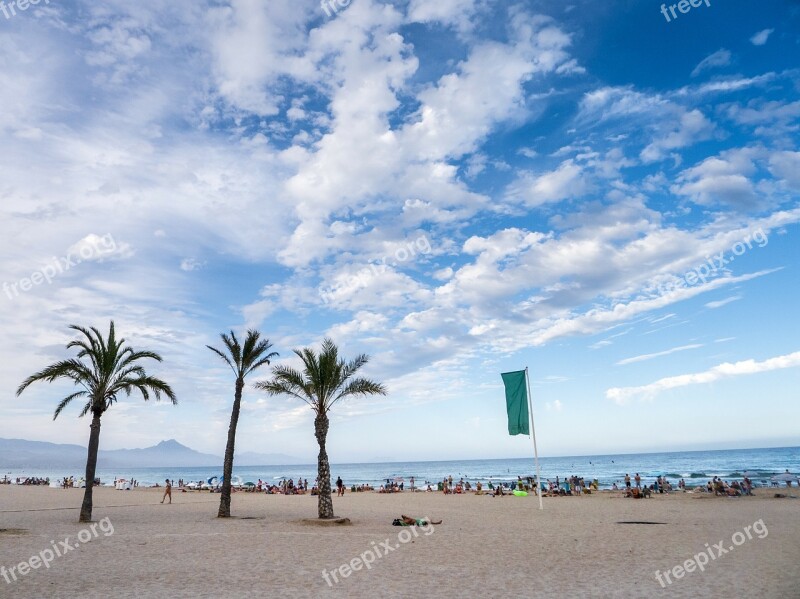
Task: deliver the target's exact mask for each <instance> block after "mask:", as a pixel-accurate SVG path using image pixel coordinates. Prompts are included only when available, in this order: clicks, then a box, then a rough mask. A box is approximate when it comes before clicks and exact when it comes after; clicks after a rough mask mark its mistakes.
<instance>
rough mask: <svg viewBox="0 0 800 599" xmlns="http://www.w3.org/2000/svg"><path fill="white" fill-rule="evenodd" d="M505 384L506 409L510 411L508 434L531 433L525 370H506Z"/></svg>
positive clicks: (503, 375) (504, 374) (504, 375)
mask: <svg viewBox="0 0 800 599" xmlns="http://www.w3.org/2000/svg"><path fill="white" fill-rule="evenodd" d="M500 376H502V377H503V385H505V387H506V410H507V411H508V434H509V435H529V434H530V428H529V425H528V394H527V393H526V391H525V389H526V386H525V371H524V370H517V371H516V372H504V373H503V374H501V375H500Z"/></svg>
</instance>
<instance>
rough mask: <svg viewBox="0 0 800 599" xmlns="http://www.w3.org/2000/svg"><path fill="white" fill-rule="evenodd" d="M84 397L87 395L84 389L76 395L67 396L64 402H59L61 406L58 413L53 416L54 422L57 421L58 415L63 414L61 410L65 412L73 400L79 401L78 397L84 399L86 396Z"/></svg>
mask: <svg viewBox="0 0 800 599" xmlns="http://www.w3.org/2000/svg"><path fill="white" fill-rule="evenodd" d="M84 395H86V390H85V389H84V390H83V391H76V392H75V393H73V394H71V395H67V396H66V397H65V398H64V399H62V400H61V401H60V402H59V404H58V407H57V408H56V412H55V414H53V420H55V419H56V418H58V415H59V414H60V413H61V410H63V409H64V408H66V407H67V405H69V403H70V402H71V401H72V400H73V399H77V398H78V397H82V396H84Z"/></svg>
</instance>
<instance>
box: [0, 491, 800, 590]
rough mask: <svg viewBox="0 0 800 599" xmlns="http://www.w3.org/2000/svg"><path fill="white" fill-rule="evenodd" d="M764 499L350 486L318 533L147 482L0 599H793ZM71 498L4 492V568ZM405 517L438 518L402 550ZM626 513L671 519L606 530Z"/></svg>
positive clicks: (296, 513)
mask: <svg viewBox="0 0 800 599" xmlns="http://www.w3.org/2000/svg"><path fill="white" fill-rule="evenodd" d="M781 492H785V490H784V489H781ZM794 492H795V493H797V491H794ZM773 493H774V491H766V490H763V491H761V495H760V496H759V497H754V498H736V499H728V498H721V497H719V498H717V497H709V496H704V495H688V494H676V495H671V496H657V497H655V498H653V499H650V500H632V499H623V498H620V497H619V496H618V495H617V494H611V493H601V494H600V495H592V496H590V497H580V498H578V497H575V498H572V497H566V498H553V499H549V498H545V500H544V501H545V506H544V507H545V509H544V511H541V512H540V511H539V510H538V509H537V508H538V505H537V501H536V499H535V498H533V497H526V498H517V497H504V498H490V497H486V496H481V497H477V496H474V495H466V496H443V495H441V494H438V493H437V494H432V493H416V494H411V493H408V492H406V493H403V494H396V495H379V494H374V493H353V494H351V493H348V494H347V495H346V496H345V497H344V498H338V499H337V498H334V502H335V503H334V506H335V509H336V513H337V516H347V517H349V518H350V519H351V520H352V525H351V526H346V527H318V526H311V525H308V524H304V523H302V522H301V520H302V519H303V518H314V517H315V516H316V498H314V497H310V496H299V497H285V496H267V495H263V494H259V495H256V494H252V493H236V494H235V495H234V498H233V513H234V516H236V518H232V519H230V520H219V519H217V518H215V515H216V511H217V507H218V504H219V495H212V494H209V493H207V492H203V493H201V492H194V493H180V492H176V493H174V499H173V504H172V505H161V504H159V503H158V502H159V500H160V499H161V493H160V492H159V491H158V490H137V491H129V492H125V491H115V490H112V489H98V490H97V491H96V492H95V508H94V519H95V520H101V519H103V518H106V517H108V518H109V520H110V522H111V524H112V525H113V528H114V532H113V534H111V535H109V536H105V535H104V533H103V532H102V531H101V530H100V529H99V528H97V533H98V536H97V537H96V538H93V539H92V540H91V541H90V542H88V543H86V544H85V545H81V546H80V547H79V548H77V549H75V550H73V551H71V552H69V553H67V554H65V555H63V556H62V557H57V558H56V559H54V560H53V562H52V563H51V564H50V567H49V568H47V569H45V568H44V567H40V568H38V569H36V570H31V571H30V572H29V573H27V574H26V575H24V576H20V575H19V574H18V575H17V576H18V580H17V581H13V580H12V582H11V583H6V581H5V580H4V579H3V578H2V577H0V597H36V598H39V597H70V598H83V597H139V598H142V597H209V596H218V597H263V596H267V595H272V594H273V593H280V594H282V595H283V596H289V595H290V596H292V597H318V596H328V595H331V594H333V593H335V594H336V595H338V596H345V595H347V596H350V597H427V596H451V595H452V596H473V595H475V594H478V595H483V596H492V597H496V596H502V595H506V596H519V597H550V596H568V597H570V598H573V597H574V598H577V597H617V596H619V597H645V596H670V597H704V598H712V597H723V596H724V597H740V596H750V595H752V596H755V597H800V567H798V564H797V562H798V558H800V500H798V499H788V498H787V499H775V498H773V497H772V495H773ZM82 496H83V491H82V490H80V489H71V490H61V489H49V488H39V487H16V486H0V529H22V531H21V532H12V533H9V532H0V566H4V567H5V568H6V570H8V568H9V567H11V566H16V565H17V564H19V563H20V562H23V561H25V560H28V559H29V558H30V556H32V555H36V554H39V552H41V551H43V550H46V549H48V548H51V540H53V541H56V544H58V542H59V541H63V540H64V539H69V540H70V543H71V544H72V543H74V542H75V540H76V539H77V535H78V534H79V532H80V531H82V530H83V529H85V528H86V525H82V524H79V523H78V522H77V518H78V507H79V506H80V503H81V499H82ZM401 513H404V514H408V515H412V516H416V517H422V516H430V517H432V518H434V519H437V520H438V519H443V520H444V523H443V524H441V525H438V526H434V527H433V528H432V532H430V531H431V529H430V528H429V529H427V532H430V534H428V535H426V534H425V532H426V531H423V530H421V531H419V536H418V537H416V538H413V537H412V541H409V542H407V543H404V544H403V543H400V542H399V541H398V533H400V531H401V530H407V529H401V528H398V527H393V526H391V522H392V519H393V518H395V517H398V516H399V515H400V514H401ZM245 518H255V519H245ZM634 520H635V521H655V522H665V523H666V525H642V524H618V523H617V522H619V521H634ZM757 520H762V521H763V523H764V525H765V526H766V530H767V531H768V534H767V535H766V536H765V537H764V538H762V539H759V538H758V536H757V535H756V533H755V532H751V534H752V536H753V538H752V539H749V540H745V541H744V542H743V543H742V544H741V545H740V546H738V547H736V548H735V549H734V550H733V551H729V552H728V553H727V554H725V555H722V556H720V557H718V558H717V559H715V560H713V561H711V560H709V561H710V563H709V564H708V565H707V566H705V571H704V572H699V571H695V572H692V573H690V574H686V575H685V576H684V577H683V578H682V579H680V580H675V581H674V582H673V583H672V584H670V585H668V587H667V589H662V588H661V586H660V585H659V583H658V581H657V580H656V578H655V576H654V573H655V571H656V570H660V571H662V572H663V571H664V570H670V569H672V568H673V567H674V566H677V565H679V564H683V563H684V562H685V561H686V560H687V559H690V558H691V557H692V556H693V555H694V554H696V553H699V552H701V551H705V550H706V547H705V544H706V543H708V544H709V546H711V545H714V544H716V543H718V542H719V541H720V540H723V541H724V544H723V547H724V548H726V549H727V548H728V547H730V546H731V545H732V542H731V539H732V536H733V535H734V533H736V532H737V531H743V529H744V528H745V527H746V526H748V525H752V524H753V523H754V522H755V521H757ZM84 534H90V533H88V532H87V533H84ZM402 534H405V535H410V534H411V533H410V532H405V533H402ZM403 538H405V537H403ZM387 539H388V540H389V544H390V545H391V546H392V547H393V548H394V547H395V545H399V546H398V547H396V548H394V550H393V551H392V552H391V553H388V554H386V555H385V556H383V557H379V558H376V559H375V563H374V564H372V565H371V568H370V569H369V570H366V569H361V570H360V571H356V572H352V573H351V574H350V576H348V577H347V578H342V576H341V574H339V575H338V578H339V582H338V583H336V584H332V587H329V586H328V585H327V584H326V582H325V580H324V579H323V577H322V571H323V569H325V570H327V571H330V570H333V569H338V568H339V566H340V565H342V564H345V563H348V562H350V561H351V560H352V559H353V558H356V557H358V556H359V555H360V554H362V553H364V552H366V551H370V550H371V549H372V548H373V547H374V546H376V545H380V543H382V542H384V541H386V540H387ZM745 539H746V537H745ZM737 540H741V537H737ZM380 551H381V553H383V552H384V551H385V549H382V550H380ZM715 554H716V552H715ZM368 559H369V557H368ZM329 578H330V579H331V582H332V583H333V579H332V577H331V576H330V575H329Z"/></svg>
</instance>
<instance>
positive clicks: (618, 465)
mask: <svg viewBox="0 0 800 599" xmlns="http://www.w3.org/2000/svg"><path fill="white" fill-rule="evenodd" d="M539 464H540V468H541V480H542V482H545V481H546V480H548V479H550V480H553V481H555V479H556V477H559V479H561V480H563V479H564V478H565V477H570V476H579V477H583V478H584V479H585V480H586V481H587V482H589V481H592V480H594V479H597V481H598V483H599V485H600V488H606V489H607V488H610V487H611V486H612V485H613V484H614V483H617V485H622V484H624V483H623V480H624V477H625V475H626V474H630V476H631V478H633V477H634V476H635V475H636V474H637V473H638V474H639V475H640V476H641V477H642V479H643V482H645V483H647V484H651V483H652V482H653V481H654V480H655V479H656V477H658V476H664V477H666V478H667V479H668V480H669V481H670V482H672V484H673V485H676V484H677V482H678V481H679V480H680V479H681V478H683V479H684V480H685V481H686V484H687V486H695V485H700V484H705V483H706V482H707V481H709V480H711V479H712V478H713V477H714V476H719V477H720V478H722V479H723V480H726V481H729V482H731V481H734V480H741V479H742V478H743V477H744V476H745V473H746V475H747V476H748V477H749V478H750V479H751V480H753V481H754V482H755V483H756V484H757V485H764V484H768V481H769V479H770V477H771V476H773V475H777V474H782V473H784V472H786V470H788V471H789V472H790V473H793V474H797V473H798V472H800V447H781V448H767V449H729V450H713V451H679V452H667V453H631V454H617V455H588V456H569V457H543V458H540V459H539ZM535 470H536V469H535V465H534V460H533V458H532V457H531V458H512V459H492V460H453V461H436V462H383V463H369V464H336V463H332V464H331V477H332V479H333V480H336V478H337V477H341V478H342V480H343V481H344V483H345V484H346V485H347V486H351V485H361V484H364V483H366V484H370V485H372V486H374V487H376V488H377V487H379V486H380V485H382V484H383V485H385V484H386V483H387V481H392V482H394V481H398V482H403V483H404V486H405V487H406V488H407V487H408V486H409V484H410V479H411V477H412V476H413V477H414V480H415V485H416V486H417V487H420V486H422V487H423V488H424V486H425V485H427V484H428V483H430V484H431V485H432V486H433V488H434V489H435V488H436V487H435V485H436V483H437V482H438V481H441V480H443V479H444V478H447V477H448V476H452V477H453V479H454V480H456V481H458V480H459V479H462V478H463V480H464V481H468V482H470V483H471V484H473V485H474V484H475V483H476V482H478V481H481V482H482V483H484V484H487V483H489V482H493V483H495V484H497V483H503V482H513V481H516V480H517V477H518V476H521V477H522V478H526V477H528V476H534V475H535ZM233 474H234V476H235V477H239V478H240V479H241V481H242V482H254V483H255V482H257V481H258V480H259V479H260V480H262V481H264V482H267V483H270V484H272V483H277V482H280V481H281V480H283V479H290V478H291V479H293V480H294V481H297V480H298V479H300V478H302V479H308V481H309V483H310V484H313V481H314V480H315V479H316V477H317V466H316V464H306V465H299V466H243V467H237V466H236V465H235V462H234V470H233ZM4 475H5V476H8V478H9V479H12V480H16V478H17V477H21V478H25V477H38V478H49V479H50V480H51V482H52V483H53V484H55V482H56V481H57V480H59V479H62V478H63V477H65V476H74V477H75V479H76V480H78V479H80V478H82V477H83V472H82V471H80V470H77V471H72V472H65V471H61V470H58V471H57V470H43V469H29V470H28V469H24V470H23V469H16V470H10V469H3V468H2V466H0V479H2V478H3V476H4ZM221 475H222V468H221V467H220V466H209V467H180V466H175V467H170V468H128V469H125V470H122V469H113V470H111V469H104V468H98V470H97V477H98V478H100V481H101V484H103V485H113V483H114V480H115V479H120V478H124V479H128V480H130V479H135V480H137V481H139V486H152V485H155V484H156V483H158V484H162V485H163V482H164V479H166V478H169V479H172V480H175V481H177V480H180V479H183V480H184V481H185V482H201V481H202V482H207V481H208V480H209V479H210V478H212V477H221Z"/></svg>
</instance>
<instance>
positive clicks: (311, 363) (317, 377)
mask: <svg viewBox="0 0 800 599" xmlns="http://www.w3.org/2000/svg"><path fill="white" fill-rule="evenodd" d="M294 353H295V354H297V356H298V357H299V358H300V359H301V360H302V361H303V366H304V368H303V371H302V372H300V371H299V370H296V369H294V368H291V367H289V366H275V367H274V368H273V369H272V374H273V379H272V380H270V381H261V382H258V383H256V384H255V387H256V388H257V389H261V390H262V391H266V392H267V393H269V394H270V395H291V396H293V397H296V398H298V399H301V400H303V401H304V402H306V403H307V404H308V405H309V406H311V409H312V410H314V412H315V413H317V414H318V415H319V414H327V413H328V411H330V409H331V407H333V405H334V404H335V403H336V402H337V401H339V400H340V399H343V398H345V397H348V396H351V395H386V387H384V385H382V384H381V383H376V382H374V381H371V380H369V379H365V378H360V377H359V378H352V377H353V375H354V374H355V373H356V372H357V371H358V370H359V369H360V368H361V367H362V366H364V365H365V364H366V363H367V362H368V361H369V356H367V355H365V354H360V355H358V356H356V357H355V358H354V359H352V360H350V361H345V360H344V359H341V358H339V349H338V348H337V347H336V344H335V343H334V342H333V341H332V340H331V339H327V338H326V339H325V340H324V341H323V342H322V349H321V351H320V352H319V354H317V353H316V352H315V351H314V350H313V349H312V348H310V347H306V348H303V349H302V350H298V349H296V350H294Z"/></svg>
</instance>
